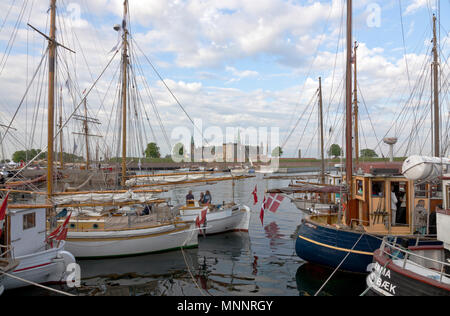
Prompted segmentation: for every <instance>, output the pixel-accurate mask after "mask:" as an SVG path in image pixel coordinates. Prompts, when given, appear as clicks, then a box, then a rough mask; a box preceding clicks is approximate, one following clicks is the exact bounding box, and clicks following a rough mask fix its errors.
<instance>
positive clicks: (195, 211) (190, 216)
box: [126, 171, 253, 235]
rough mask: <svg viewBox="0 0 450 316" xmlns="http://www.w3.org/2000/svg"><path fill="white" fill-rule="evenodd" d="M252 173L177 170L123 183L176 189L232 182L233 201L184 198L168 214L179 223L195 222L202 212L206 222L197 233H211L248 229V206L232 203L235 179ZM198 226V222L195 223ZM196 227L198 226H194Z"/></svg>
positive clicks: (138, 177) (136, 186) (143, 186)
mask: <svg viewBox="0 0 450 316" xmlns="http://www.w3.org/2000/svg"><path fill="white" fill-rule="evenodd" d="M250 177H253V176H250V175H240V176H233V175H231V176H227V175H225V176H217V175H215V172H207V171H204V172H194V173H182V172H181V173H176V174H156V175H136V176H131V178H132V179H130V180H128V181H127V182H126V184H127V185H128V186H131V187H132V188H145V187H148V186H156V185H157V186H159V187H165V186H169V187H171V188H176V187H178V186H186V185H187V186H189V185H196V184H201V183H216V182H222V181H231V182H232V190H233V192H232V195H233V201H232V202H228V203H226V202H223V203H221V204H212V201H208V202H207V203H205V204H203V203H202V202H201V201H195V200H187V201H186V203H185V204H183V205H179V206H175V207H174V208H173V209H172V210H171V213H172V214H175V216H176V218H177V219H179V220H180V221H182V222H192V223H195V222H196V221H197V220H200V219H201V218H202V212H204V217H205V220H206V222H205V223H203V224H202V226H201V227H199V228H201V229H199V231H198V233H199V234H202V235H203V234H204V235H212V234H219V233H225V232H230V231H239V232H248V227H249V224H250V215H251V212H250V208H249V207H248V206H246V205H243V204H238V203H235V201H234V187H235V181H239V180H242V179H247V178H250ZM196 225H197V224H196ZM197 226H199V225H197Z"/></svg>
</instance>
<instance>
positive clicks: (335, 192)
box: [267, 77, 343, 215]
mask: <svg viewBox="0 0 450 316" xmlns="http://www.w3.org/2000/svg"><path fill="white" fill-rule="evenodd" d="M318 95H319V100H318V106H319V118H320V121H319V127H320V133H319V136H320V148H321V151H320V152H321V166H320V174H319V175H318V177H315V178H316V180H318V182H304V181H296V182H295V184H294V183H291V184H290V185H289V187H288V188H280V189H271V190H268V191H267V193H269V194H270V193H279V194H283V195H284V196H285V197H287V198H289V199H290V200H291V202H292V203H294V205H295V206H296V207H297V208H298V209H299V210H300V211H302V212H304V213H306V214H316V215H317V214H330V213H337V209H338V207H339V202H340V199H339V196H340V194H341V193H342V191H343V187H342V186H339V185H338V184H340V182H339V180H337V179H338V178H341V176H340V175H339V174H337V175H333V174H327V173H326V170H325V152H324V133H323V104H322V78H321V77H319V88H318ZM296 194H300V197H298V196H296Z"/></svg>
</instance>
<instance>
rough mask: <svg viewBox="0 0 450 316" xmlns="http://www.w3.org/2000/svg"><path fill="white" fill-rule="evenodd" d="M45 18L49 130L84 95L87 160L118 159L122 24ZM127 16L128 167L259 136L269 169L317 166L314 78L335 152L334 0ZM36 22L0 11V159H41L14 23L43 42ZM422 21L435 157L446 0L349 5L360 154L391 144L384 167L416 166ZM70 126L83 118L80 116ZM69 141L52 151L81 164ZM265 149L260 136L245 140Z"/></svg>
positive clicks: (143, 0)
mask: <svg viewBox="0 0 450 316" xmlns="http://www.w3.org/2000/svg"><path fill="white" fill-rule="evenodd" d="M57 7H58V20H57V40H58V41H59V42H60V43H61V44H63V45H64V46H66V47H68V48H70V49H72V50H74V51H75V52H76V53H75V54H74V53H71V52H69V51H68V50H66V49H64V48H62V47H60V48H59V49H58V53H59V57H58V58H59V59H58V61H59V63H58V69H59V70H58V80H59V81H58V87H59V88H58V90H60V91H61V92H58V95H57V99H58V100H60V99H61V102H62V104H63V110H62V112H63V121H64V122H66V120H67V118H69V116H70V114H71V113H72V111H73V110H74V108H75V107H77V106H78V105H79V104H80V103H81V99H82V97H83V94H82V92H83V91H88V93H89V95H88V113H89V116H90V117H95V118H97V119H98V120H99V121H100V122H101V123H102V125H99V124H91V125H92V126H91V129H92V130H91V134H95V135H100V136H102V137H92V138H90V139H91V140H90V146H91V151H94V150H95V149H92V148H96V146H97V144H98V147H99V151H100V155H101V156H105V155H107V156H114V155H119V149H118V148H120V146H119V139H120V137H119V134H118V133H117V131H120V128H119V127H118V126H119V125H118V124H119V123H118V122H120V111H118V104H119V103H120V102H119V99H118V94H117V88H118V87H119V86H118V76H120V70H119V65H120V55H121V53H120V52H118V53H117V54H116V55H115V52H116V51H115V50H114V48H116V49H117V47H118V46H117V45H118V43H119V42H120V32H116V31H115V30H114V29H113V26H114V25H116V24H118V25H120V24H122V17H123V1H122V0H89V1H88V0H64V1H62V0H58V1H57ZM129 8H130V12H129V19H130V24H129V25H128V28H129V30H130V33H131V36H132V40H131V41H130V42H131V46H132V48H131V56H132V61H133V62H136V64H137V66H135V68H133V71H134V73H133V74H135V75H136V78H137V79H136V82H135V83H136V87H134V88H135V89H136V91H139V94H136V96H137V99H139V100H140V102H137V103H136V104H138V105H136V107H135V108H134V109H133V108H130V111H129V113H131V114H130V116H131V117H133V116H135V117H137V116H139V117H140V118H139V119H136V121H135V122H134V123H130V129H129V136H128V137H129V141H128V144H129V149H128V150H129V152H128V155H130V156H139V155H142V152H143V149H145V145H146V144H147V143H148V142H150V141H155V142H157V143H158V145H159V147H160V148H161V152H162V154H163V155H165V154H168V153H170V152H171V150H172V146H173V145H174V144H175V143H177V142H179V141H181V140H184V141H185V142H187V141H190V137H191V135H193V136H195V142H196V144H200V142H201V141H202V137H201V135H202V134H201V133H199V132H198V131H199V130H201V131H202V133H203V139H204V143H206V144H219V143H221V142H222V141H227V139H224V137H220V136H217V134H223V135H226V134H227V130H233V129H234V130H238V129H241V130H242V132H241V133H242V135H245V133H246V131H247V132H248V131H250V130H261V131H262V130H265V131H267V133H269V134H271V136H276V138H277V141H273V142H272V141H271V146H272V144H275V143H278V144H279V145H282V147H283V152H284V154H283V157H297V155H298V151H299V150H301V154H302V156H303V157H319V145H318V144H319V142H318V111H317V109H318V106H317V101H318V100H317V95H316V92H317V89H318V85H319V82H318V78H319V77H322V91H323V107H324V130H325V146H326V148H329V147H330V146H331V144H333V143H337V144H340V145H342V144H343V134H342V130H343V105H344V99H343V92H344V87H343V78H344V67H345V12H346V11H345V1H342V0H332V1H313V0H258V1H255V0H220V1H217V0H170V1H168V0H130V1H129ZM48 9H49V1H48V0H28V1H24V0H4V1H2V2H1V4H0V58H1V59H0V109H1V110H0V124H3V125H9V124H11V126H12V127H13V128H14V130H11V129H10V130H9V133H8V135H7V136H6V137H5V139H4V142H3V150H2V152H3V153H2V155H4V156H5V157H10V156H11V155H12V153H13V152H14V151H16V150H24V149H25V148H41V149H44V148H45V146H46V139H47V136H46V135H47V134H46V128H47V127H46V98H47V97H46V93H47V90H46V87H45V84H46V77H45V76H46V68H45V67H46V59H45V57H44V59H42V56H43V55H44V53H45V48H46V45H47V43H46V41H45V40H44V38H43V37H42V36H41V35H40V34H38V33H37V32H35V31H34V30H33V29H31V28H30V27H28V26H27V24H28V23H29V24H31V25H33V26H34V27H35V28H37V29H38V30H40V31H41V32H43V33H45V34H48V23H49V13H48ZM433 13H436V14H437V15H438V16H439V17H442V18H441V19H440V20H438V37H439V47H440V48H439V51H440V70H441V74H440V87H441V93H440V95H441V96H440V97H441V109H440V111H441V131H442V138H443V140H442V143H443V147H446V145H447V138H446V137H447V136H448V135H447V130H448V129H447V126H448V125H447V124H448V113H449V101H448V99H449V97H448V87H449V83H448V80H449V79H450V78H449V70H450V69H449V67H448V57H449V49H448V47H449V40H450V39H449V37H450V36H449V33H448V31H449V30H450V20H449V19H445V18H444V17H445V16H448V14H449V13H450V1H441V2H440V3H439V1H435V0H410V1H407V0H387V1H386V0H384V1H365V0H360V1H354V6H353V19H354V21H353V41H357V42H358V49H357V61H358V62H357V66H358V99H359V113H360V116H359V119H358V121H359V127H360V131H359V139H360V146H359V147H360V148H361V149H363V148H371V149H374V150H375V151H376V152H377V153H378V155H380V156H382V155H383V156H387V155H388V147H387V145H385V144H383V142H382V139H383V137H386V136H389V137H397V138H399V141H398V144H397V145H396V147H395V154H396V155H397V156H403V155H411V154H424V155H430V153H431V149H432V148H431V145H430V144H431V143H432V141H431V140H432V139H431V135H430V134H431V133H430V130H431V126H430V121H431V120H430V118H431V112H430V108H431V105H430V100H431V91H430V87H431V81H430V69H431V66H430V65H431V62H432V59H431V47H432V43H431V39H432V24H431V23H432V14H433ZM113 57H114V58H113ZM41 60H43V63H42V65H41V66H40V67H39V64H40V62H41ZM111 60H112V61H111ZM110 61H111V63H110ZM109 63H110V66H109V67H108V68H106V70H104V69H105V67H106V65H107V64H109ZM152 66H154V68H155V69H156V70H157V73H156V72H155V71H154V69H153V68H152ZM103 71H104V72H103ZM102 73H103V74H102ZM101 74H102V75H101ZM34 75H35V76H34ZM100 75H101V77H100V79H99V80H98V82H96V81H97V79H98V78H99V76H100ZM33 77H34V79H33ZM68 78H70V80H69V79H68ZM161 79H162V80H161ZM30 82H31V84H30ZM94 82H96V84H95V86H94V88H92V90H91V87H92V85H93V83H94ZM28 85H29V91H28V93H27V94H26V90H27V87H28ZM166 86H167V87H168V88H169V89H170V90H169V89H167V88H166ZM24 96H25V97H24ZM16 111H17V113H16ZM58 111H59V110H58ZM186 113H187V114H186ZM77 114H83V115H84V108H83V107H82V106H81V107H80V108H79V110H78V112H77ZM13 118H14V119H13ZM193 122H194V123H195V127H194V125H193ZM200 125H201V128H200ZM162 127H163V128H162ZM81 129H82V125H81V123H80V121H77V120H74V119H71V120H70V121H69V122H68V123H67V125H66V128H65V129H63V135H64V139H65V141H64V143H65V145H64V146H65V151H68V152H74V153H77V154H80V155H83V150H84V149H83V148H84V145H83V140H82V139H81V138H80V136H79V135H78V136H77V134H73V132H80V131H81ZM4 131H5V128H4V127H0V132H1V133H2V135H3V133H4ZM214 131H215V133H214ZM230 133H231V132H230ZM194 134H197V135H194ZM213 134H214V136H216V137H213ZM199 135H200V136H199ZM233 135H234V136H233ZM233 135H232V136H230V140H233V137H235V138H236V135H235V134H233ZM0 139H1V138H0ZM266 140H267V135H266V134H264V133H262V132H261V133H260V134H259V138H257V139H256V140H255V141H256V142H257V143H258V144H260V143H261V142H264V143H265V142H266ZM91 155H92V154H91ZM446 155H448V152H446Z"/></svg>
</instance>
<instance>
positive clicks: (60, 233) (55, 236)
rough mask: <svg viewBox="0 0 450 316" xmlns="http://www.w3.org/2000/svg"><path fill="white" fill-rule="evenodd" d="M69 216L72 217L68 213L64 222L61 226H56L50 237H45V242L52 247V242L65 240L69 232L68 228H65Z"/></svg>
mask: <svg viewBox="0 0 450 316" xmlns="http://www.w3.org/2000/svg"><path fill="white" fill-rule="evenodd" d="M71 216H72V212H70V214H69V216H67V218H66V220H65V221H64V223H63V224H62V225H60V226H58V227H57V228H56V229H55V230H54V231H53V232H52V233H51V234H50V235H48V236H47V242H49V241H50V244H51V245H52V243H53V240H57V241H61V240H66V238H67V232H68V231H69V228H67V225H68V224H69V220H70V217H71ZM52 246H53V245H52Z"/></svg>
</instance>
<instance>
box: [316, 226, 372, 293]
mask: <svg viewBox="0 0 450 316" xmlns="http://www.w3.org/2000/svg"><path fill="white" fill-rule="evenodd" d="M365 235H366V234H365V233H363V234H361V236H359V238H358V240H357V241H356V243H355V244H354V245H353V247H352V249H351V250H353V249H355V247H356V245H357V244H358V243H359V241H360V240H361V238H362V237H363V236H365ZM350 253H351V252H350V251H349V252H348V253H347V255H346V256H345V257H344V259H342V261H341V263H339V265H338V266H337V267H336V269H334V271H333V273H332V274H331V275H330V276H329V277H328V279H327V280H326V281H325V283H324V284H322V286H321V287H320V289H319V290H318V291H317V292H316V294H314V296H317V295H318V294H319V293H320V292H321V291H322V289H323V288H324V287H325V285H327V283H328V282H329V281H330V280H331V278H332V277H333V276H334V274H335V273H336V272H337V271H338V270H339V268H340V267H341V265H342V264H343V263H344V261H345V260H346V259H347V258H348V256H349V255H350Z"/></svg>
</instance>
